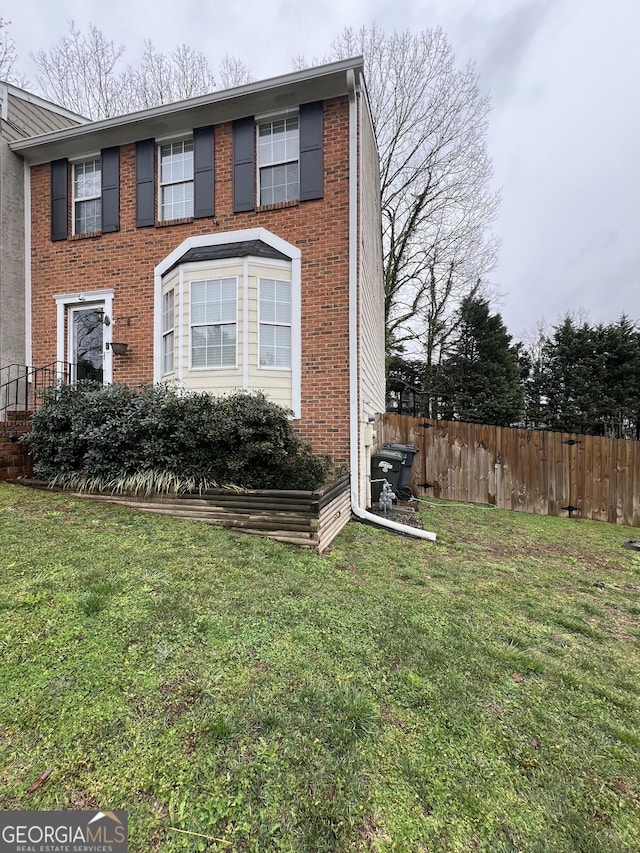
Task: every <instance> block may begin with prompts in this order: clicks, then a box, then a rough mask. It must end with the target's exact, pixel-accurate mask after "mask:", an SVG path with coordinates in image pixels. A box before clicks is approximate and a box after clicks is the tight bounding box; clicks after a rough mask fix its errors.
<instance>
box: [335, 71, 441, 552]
mask: <svg viewBox="0 0 640 853" xmlns="http://www.w3.org/2000/svg"><path fill="white" fill-rule="evenodd" d="M347 90H348V93H349V465H350V469H351V478H350V479H351V511H352V512H353V514H354V515H355V516H356V517H357V518H359V519H361V520H362V521H366V522H368V523H369V524H375V525H377V526H378V527H385V528H387V529H389V530H393V531H395V532H396V533H404V534H405V535H406V536H414V537H416V538H417V539H428V540H430V541H431V542H435V541H436V534H435V533H431V532H429V531H428V530H420V529H419V528H417V527H410V526H409V525H406V524H398V522H396V521H391V520H390V519H388V518H383V517H382V516H380V515H375V514H374V513H372V512H368V510H366V509H363V508H362V507H361V506H360V499H359V491H360V483H359V479H360V478H359V473H358V466H359V452H358V451H359V418H358V313H357V311H358V288H357V282H358V204H357V202H358V171H357V170H358V122H357V117H358V105H357V101H356V86H355V74H354V72H353V70H352V69H349V70H348V71H347Z"/></svg>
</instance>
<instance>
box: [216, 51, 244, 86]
mask: <svg viewBox="0 0 640 853" xmlns="http://www.w3.org/2000/svg"><path fill="white" fill-rule="evenodd" d="M218 76H219V78H220V85H221V86H222V88H223V89H230V88H231V87H232V86H242V84H243V83H251V81H252V80H253V75H252V74H251V72H250V71H249V69H248V68H247V66H246V65H245V64H244V62H243V61H242V60H241V59H236V57H234V56H229V54H225V55H224V56H223V57H222V61H221V62H220V65H219V66H218Z"/></svg>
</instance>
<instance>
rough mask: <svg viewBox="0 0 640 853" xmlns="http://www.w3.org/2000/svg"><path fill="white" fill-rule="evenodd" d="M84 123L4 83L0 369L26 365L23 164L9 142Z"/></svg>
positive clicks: (0, 102)
mask: <svg viewBox="0 0 640 853" xmlns="http://www.w3.org/2000/svg"><path fill="white" fill-rule="evenodd" d="M80 121H81V120H80V119H78V120H77V121H73V120H72V118H71V117H70V116H69V115H68V114H64V112H62V113H61V112H56V109H55V107H54V106H53V105H51V108H50V109H49V108H47V107H46V105H45V103H43V102H42V100H41V99H39V98H36V97H34V96H32V95H29V94H28V93H27V92H22V91H21V90H18V89H16V88H15V87H5V86H4V85H2V84H0V368H2V367H3V366H5V365H8V364H24V361H25V231H24V228H25V225H24V220H25V210H24V205H25V200H24V164H23V161H22V158H21V157H18V156H17V155H16V154H14V153H13V152H12V151H11V150H10V149H9V145H8V143H9V142H13V141H14V140H16V139H23V138H25V137H28V136H34V135H36V134H40V133H49V132H50V131H55V130H61V129H62V128H64V127H68V126H69V125H71V124H78V123H80Z"/></svg>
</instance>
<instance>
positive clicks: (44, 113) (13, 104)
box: [0, 80, 88, 142]
mask: <svg viewBox="0 0 640 853" xmlns="http://www.w3.org/2000/svg"><path fill="white" fill-rule="evenodd" d="M0 118H1V119H2V136H3V138H4V139H6V140H7V141H8V142H14V141H17V140H20V139H24V138H25V137H27V138H28V137H31V136H40V135H42V134H47V133H55V132H56V131H59V130H62V129H63V128H67V127H69V125H70V124H73V125H79V124H86V123H87V122H88V119H86V118H84V117H83V116H79V115H77V114H76V113H72V112H71V111H70V110H67V109H65V108H64V107H60V106H58V105H57V104H53V103H51V102H50V101H47V100H45V99H44V98H41V97H39V96H38V95H34V94H33V93H31V92H27V91H26V90H25V89H20V88H19V87H18V86H14V85H12V84H11V83H5V82H4V81H1V80H0Z"/></svg>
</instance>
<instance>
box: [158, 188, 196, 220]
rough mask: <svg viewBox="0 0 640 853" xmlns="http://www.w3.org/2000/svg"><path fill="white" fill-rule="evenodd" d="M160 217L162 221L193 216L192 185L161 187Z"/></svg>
mask: <svg viewBox="0 0 640 853" xmlns="http://www.w3.org/2000/svg"><path fill="white" fill-rule="evenodd" d="M161 216H162V219H163V221H166V220H168V219H183V218H184V217H189V216H193V183H186V184H170V185H169V186H166V187H162V204H161Z"/></svg>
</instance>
